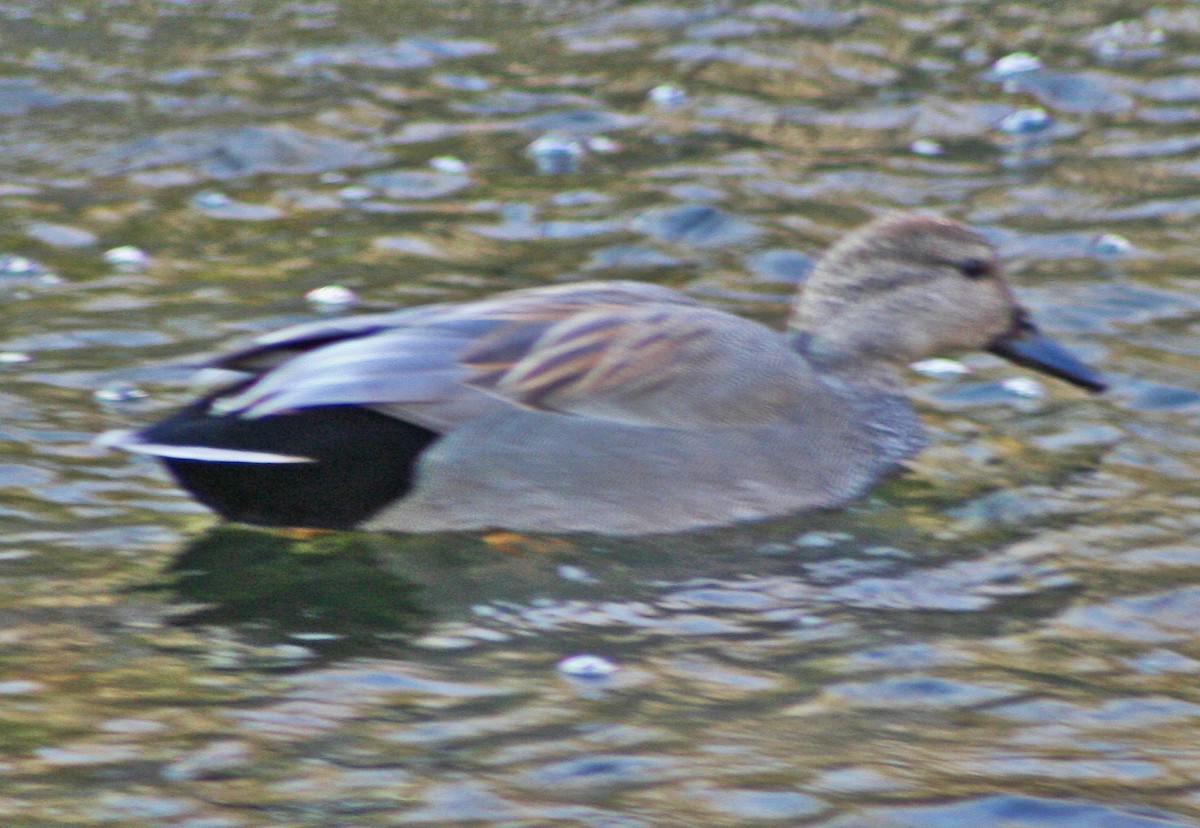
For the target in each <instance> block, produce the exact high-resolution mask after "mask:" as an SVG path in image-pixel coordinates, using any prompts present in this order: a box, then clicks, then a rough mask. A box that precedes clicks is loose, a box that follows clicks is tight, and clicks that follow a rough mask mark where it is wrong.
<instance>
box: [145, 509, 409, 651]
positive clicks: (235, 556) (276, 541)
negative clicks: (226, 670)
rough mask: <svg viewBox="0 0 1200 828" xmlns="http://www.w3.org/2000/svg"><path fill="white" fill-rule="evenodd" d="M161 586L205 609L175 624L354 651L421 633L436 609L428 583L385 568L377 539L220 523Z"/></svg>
mask: <svg viewBox="0 0 1200 828" xmlns="http://www.w3.org/2000/svg"><path fill="white" fill-rule="evenodd" d="M164 576H165V579H166V580H165V581H164V583H163V584H161V585H151V586H149V587H147V588H150V589H157V588H161V586H163V585H165V586H167V587H169V589H170V590H171V593H170V594H171V595H172V597H173V599H174V600H176V601H181V602H184V603H198V604H201V605H202V606H201V607H200V608H197V609H192V610H189V611H186V612H184V613H183V614H181V615H179V616H177V617H176V619H175V621H176V623H180V624H185V625H196V624H225V625H229V624H234V625H240V626H241V627H242V629H244V630H245V631H247V632H248V633H249V635H250V636H251V637H252V638H260V639H266V640H282V639H289V638H290V639H292V640H295V641H303V642H305V644H306V645H307V646H309V647H312V648H314V649H318V650H320V651H322V652H323V653H324V654H326V655H329V656H332V655H342V656H344V655H348V654H351V653H354V652H356V651H358V650H360V649H362V648H364V647H365V648H368V649H369V648H371V647H372V646H375V645H377V643H378V639H379V637H380V636H387V637H389V638H397V639H400V638H401V637H403V636H409V635H413V634H415V633H417V632H419V631H420V630H421V629H422V628H423V627H424V626H425V625H426V623H427V621H428V619H429V618H430V616H431V615H432V613H431V608H430V607H428V606H425V605H423V604H422V602H421V600H420V596H421V585H419V584H417V583H414V582H411V581H408V580H405V579H404V578H402V577H400V576H397V575H393V574H390V573H388V572H386V571H385V570H384V569H383V567H381V566H380V563H379V560H378V556H377V552H376V549H375V547H374V546H373V545H372V543H371V542H370V539H369V538H365V537H362V536H358V535H353V534H348V533H330V534H325V535H320V534H318V535H315V536H313V537H311V538H309V539H300V538H294V537H289V536H288V535H286V534H284V533H280V532H267V531H261V530H256V529H248V528H237V527H222V528H218V529H215V530H212V531H210V532H207V533H205V534H204V535H202V536H200V537H199V538H197V539H196V540H193V541H191V542H189V543H188V544H187V546H185V547H184V549H183V550H182V552H181V553H180V554H179V555H178V556H177V557H176V558H175V559H174V560H173V561H172V562H171V565H170V567H169V568H168V569H167V571H166V572H165V573H164Z"/></svg>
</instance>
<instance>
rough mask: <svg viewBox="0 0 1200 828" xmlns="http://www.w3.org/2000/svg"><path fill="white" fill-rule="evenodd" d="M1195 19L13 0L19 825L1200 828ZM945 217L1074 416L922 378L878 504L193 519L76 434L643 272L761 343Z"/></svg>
mask: <svg viewBox="0 0 1200 828" xmlns="http://www.w3.org/2000/svg"><path fill="white" fill-rule="evenodd" d="M1198 47H1200V4H1197V3H1194V2H1182V0H1175V1H1174V2H1172V1H1171V0H1165V2H1163V1H1160V2H1151V1H1150V0H1126V1H1125V2H1119V3H1118V2H1110V1H1109V0H1079V2H1074V3H1032V2H1011V3H986V4H983V3H968V2H954V3H944V2H904V3H901V2H885V0H855V2H843V0H831V2H829V3H814V2H807V0H806V1H805V2H771V1H770V0H762V1H761V2H755V1H754V0H746V2H741V1H740V0H730V1H729V2H621V3H617V2H597V0H588V1H587V2H577V1H576V0H544V1H539V0H512V2H467V0H461V1H459V0H444V2H429V3H416V2H411V3H402V2H384V1H383V0H374V1H372V0H310V1H309V2H275V1H274V0H272V1H271V2H266V0H258V1H257V2H256V1H255V0H192V1H191V2H189V0H108V1H107V2H101V1H100V0H81V1H80V2H75V1H74V0H67V1H66V2H37V1H36V0H24V1H22V0H0V299H2V302H3V304H2V305H0V320H2V322H0V381H2V385H0V491H2V492H3V494H2V496H0V530H2V532H3V541H2V542H0V696H2V697H3V698H2V699H0V822H2V823H3V824H4V825H5V826H14V827H15V828H20V827H21V826H47V825H55V826H59V825H71V826H75V825H112V824H120V825H128V826H135V828H136V827H137V826H187V828H225V826H229V827H230V828H234V827H235V826H326V825H355V826H357V825H362V826H373V825H381V826H382V825H387V826H394V825H496V826H510V827H515V826H531V827H532V826H558V825H562V826H568V825H570V826H603V827H604V828H635V827H637V826H660V825H682V826H695V825H705V826H708V825H712V826H726V825H730V826H732V825H737V826H743V825H815V826H827V827H828V828H834V826H837V827H838V828H851V826H853V827H855V828H856V827H857V826H893V827H895V826H916V827H919V828H925V827H926V826H996V827H997V828H999V826H1007V827H1009V828H1011V826H1022V828H1026V827H1028V826H1034V827H1036V828H1040V827H1041V826H1056V827H1058V828H1064V827H1066V828H1093V826H1094V827H1096V828H1151V826H1194V825H1200V732H1198V725H1200V691H1198V690H1197V673H1198V672H1200V636H1198V632H1200V544H1198V543H1197V541H1196V540H1195V535H1196V531H1197V526H1198V524H1200V508H1198V507H1200V484H1198V479H1200V478H1198V475H1200V436H1198V434H1197V426H1198V423H1200V380H1198V379H1197V375H1198V369H1200V287H1198V286H1197V283H1196V266H1195V250H1196V249H1197V247H1198V243H1200V229H1198V228H1197V215H1198V214H1200V186H1198V183H1200V180H1198V176H1200V137H1198V133H1197V128H1196V127H1197V122H1198V121H1200V57H1198V55H1200V48H1198ZM912 207H925V208H931V209H937V210H941V211H944V212H946V213H947V214H949V215H952V216H954V217H956V218H960V219H963V220H966V221H968V222H971V223H973V224H975V225H977V226H979V227H980V228H982V229H983V230H984V231H985V232H986V233H988V234H989V235H990V236H991V237H992V238H993V239H995V241H996V242H997V244H998V245H999V246H1000V247H1001V249H1002V251H1003V253H1004V254H1005V256H1006V258H1007V259H1008V261H1009V266H1010V272H1011V274H1012V278H1013V281H1014V284H1015V285H1016V287H1017V289H1018V292H1019V293H1020V294H1021V297H1022V299H1023V300H1024V301H1025V302H1026V303H1027V304H1029V305H1030V306H1031V307H1032V308H1033V310H1034V312H1035V314H1036V316H1037V317H1038V318H1039V320H1040V321H1041V322H1042V324H1043V327H1044V328H1045V329H1046V330H1048V331H1049V332H1051V333H1053V334H1054V335H1055V336H1056V337H1057V338H1059V339H1060V340H1062V341H1064V342H1066V343H1069V344H1070V346H1071V347H1072V348H1073V349H1075V350H1076V351H1077V352H1079V353H1080V354H1082V355H1084V356H1085V357H1086V358H1087V359H1088V360H1089V361H1091V362H1092V363H1094V364H1096V365H1097V366H1098V367H1100V368H1102V369H1103V370H1104V371H1106V372H1107V373H1108V375H1109V376H1110V378H1111V379H1112V381H1113V389H1112V390H1111V392H1110V393H1108V394H1106V395H1105V396H1103V397H1100V398H1089V397H1086V396H1085V395H1083V394H1081V393H1079V392H1077V391H1075V390H1073V389H1069V388H1066V387H1064V386H1062V385H1060V384H1055V383H1054V382H1053V381H1046V382H1045V383H1042V382H1041V381H1033V380H1032V377H1030V376H1029V375H1028V374H1027V373H1025V372H1022V371H1021V370H1020V369H1017V368H1014V367H1012V366H1009V365H1007V364H1002V363H1000V362H999V361H998V360H996V359H994V358H991V357H987V356H984V355H973V356H969V357H965V358H964V361H963V362H952V363H944V364H934V365H924V366H919V367H920V368H921V370H920V371H914V372H913V375H912V382H913V387H914V393H915V394H916V396H917V397H918V399H919V402H920V406H921V409H922V413H923V415H924V418H925V420H926V422H927V424H928V425H929V427H930V429H931V431H932V446H931V448H930V449H929V450H928V451H927V452H926V453H924V454H923V455H922V456H921V457H919V458H918V459H917V460H916V461H915V462H914V463H913V467H912V470H911V471H910V472H909V473H908V474H907V475H906V476H904V477H902V478H899V479H897V480H895V481H893V482H891V483H889V484H888V485H886V486H884V487H883V488H882V489H881V490H879V491H877V492H875V493H874V494H873V495H872V496H871V497H870V498H869V499H867V500H865V501H863V502H862V503H860V504H858V505H856V506H855V507H854V508H852V509H849V510H847V511H845V512H841V513H836V514H821V515H815V516H814V515H809V516H798V517H793V518H788V519H785V520H779V521H771V522H767V523H762V524H755V525H747V526H740V527H734V528H731V529H726V530H722V531H716V532H709V533H700V534H690V535H683V536H675V537H661V538H651V539H645V540H639V541H626V540H621V541H618V540H612V539H605V538H591V537H568V538H536V539H532V540H528V541H515V542H514V543H513V546H514V548H513V549H512V550H509V551H505V550H503V549H498V548H495V547H494V546H488V545H486V544H484V543H483V542H481V539H480V538H478V537H475V536H459V535H454V536H428V537H403V536H395V537H392V536H381V535H377V536H371V535H355V534H342V535H327V536H321V537H316V538H311V539H307V540H305V539H296V538H291V537H288V536H285V535H280V534H276V533H269V532H262V531H252V530H248V529H244V528H243V529H239V528H237V527H226V528H216V527H215V522H214V520H213V519H212V518H211V516H209V515H208V514H207V513H205V512H204V511H203V510H202V509H200V508H199V507H197V506H196V505H194V504H193V503H192V502H191V501H189V500H188V499H187V498H185V497H184V496H183V495H181V494H180V492H179V491H177V490H176V489H175V488H174V487H173V486H172V485H171V484H170V482H169V481H168V480H167V478H166V477H165V475H164V474H163V473H162V472H161V471H160V470H159V469H158V468H157V467H156V466H155V465H154V464H153V463H151V462H149V461H147V460H144V459H138V458H130V457H126V456H117V455H114V454H110V453H108V452H105V451H103V450H101V449H98V448H95V447H93V446H92V445H91V444H90V441H91V439H92V437H93V436H94V435H95V434H96V433H98V432H101V431H103V430H105V429H108V428H114V427H123V426H129V425H132V424H137V423H143V422H147V421H149V420H150V419H151V418H153V417H155V416H158V415H160V414H161V413H162V412H165V411H167V410H169V409H170V408H171V407H173V406H175V405H178V404H179V403H180V402H181V401H183V400H185V399H187V398H188V395H189V391H188V389H187V385H186V380H187V376H188V374H189V371H190V369H189V367H188V366H189V365H192V364H195V363H196V362H197V361H198V358H199V356H200V355H203V354H204V353H211V352H213V351H215V350H218V349H220V348H222V347H224V346H225V345H226V344H227V343H229V342H234V341H238V340H239V338H244V337H246V336H248V335H251V334H253V333H254V332H257V331H263V330H266V329H270V328H274V327H276V326H279V325H282V324H285V323H290V322H295V321H300V320H305V319H311V318H313V317H314V316H316V315H319V314H323V313H341V312H350V311H353V310H374V309H381V308H389V307H393V306H396V305H402V304H413V303H419V302H428V301H441V300H456V299H467V298H471V297H476V296H479V295H482V294H484V293H487V292H490V291H494V290H498V289H504V288H513V287H524V286H530V285H539V284H547V283H551V282H555V281H559V280H570V279H578V278H639V279H645V280H651V281H655V282H659V283H662V284H668V285H672V286H676V287H679V288H682V289H684V290H686V291H688V292H689V293H691V294H693V295H696V296H699V297H703V298H705V299H707V300H708V301H711V302H713V303H715V304H717V305H719V306H721V307H724V308H727V309H729V310H732V311H736V312H739V313H743V314H746V315H749V316H753V317H755V318H758V319H761V320H763V321H764V322H768V323H770V324H775V325H778V324H780V322H781V320H782V318H783V314H784V312H785V306H784V304H782V303H781V301H780V300H781V299H782V298H784V297H786V296H787V295H789V294H790V293H791V292H792V290H793V289H794V285H795V283H796V282H798V281H800V280H802V279H803V277H804V274H805V273H806V271H807V269H808V267H809V265H810V263H811V261H812V258H813V257H814V256H815V255H817V254H818V253H819V252H820V250H821V249H822V248H824V247H825V246H826V245H828V244H829V243H830V241H831V240H833V239H835V238H837V237H838V236H839V235H840V234H842V233H844V232H846V231H847V230H848V229H849V228H851V227H853V226H856V225H857V224H859V223H861V222H862V221H864V220H866V219H867V218H869V217H870V216H872V215H875V214H877V213H879V212H882V211H884V210H887V209H896V208H912Z"/></svg>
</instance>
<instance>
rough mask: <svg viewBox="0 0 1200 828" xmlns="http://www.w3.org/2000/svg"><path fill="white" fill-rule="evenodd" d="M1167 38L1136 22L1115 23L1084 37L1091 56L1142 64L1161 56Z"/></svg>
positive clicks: (1155, 28)
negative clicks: (1136, 61) (1134, 61)
mask: <svg viewBox="0 0 1200 828" xmlns="http://www.w3.org/2000/svg"><path fill="white" fill-rule="evenodd" d="M1166 40H1167V35H1166V32H1164V31H1163V30H1162V29H1160V28H1158V27H1157V26H1147V25H1146V24H1145V23H1143V22H1142V21H1140V20H1118V21H1117V22H1116V23H1113V24H1111V25H1108V26H1105V27H1104V28H1102V29H1099V30H1097V31H1095V32H1093V33H1092V34H1091V35H1089V36H1088V37H1087V44H1088V46H1090V47H1091V49H1092V53H1093V54H1095V56H1096V57H1097V58H1098V59H1099V60H1102V61H1105V62H1110V63H1112V62H1118V61H1130V60H1145V59H1147V58H1152V57H1156V56H1158V55H1159V54H1161V53H1162V47H1163V44H1164V43H1166Z"/></svg>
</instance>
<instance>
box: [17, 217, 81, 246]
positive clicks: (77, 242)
mask: <svg viewBox="0 0 1200 828" xmlns="http://www.w3.org/2000/svg"><path fill="white" fill-rule="evenodd" d="M25 235H27V236H29V237H30V238H31V239H35V240H37V241H40V242H41V243H42V244H46V245H49V246H50V247H66V248H72V247H91V246H92V245H93V244H95V243H96V242H98V241H99V239H98V238H97V237H96V234H95V233H93V232H91V231H90V230H84V229H82V228H80V227H71V226H70V225H67V224H56V223H54V222H50V221H31V222H30V223H29V224H27V225H25Z"/></svg>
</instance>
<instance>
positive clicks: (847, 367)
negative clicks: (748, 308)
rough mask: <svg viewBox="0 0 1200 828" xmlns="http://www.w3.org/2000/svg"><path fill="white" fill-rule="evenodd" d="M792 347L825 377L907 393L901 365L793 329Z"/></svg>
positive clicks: (896, 392) (811, 333)
mask: <svg viewBox="0 0 1200 828" xmlns="http://www.w3.org/2000/svg"><path fill="white" fill-rule="evenodd" d="M789 335H790V338H791V343H792V347H793V348H795V349H796V351H798V352H799V353H801V354H803V355H804V358H805V359H806V360H807V361H808V363H809V364H810V365H812V366H813V367H814V368H816V369H817V371H818V372H819V373H820V374H821V375H822V376H824V377H828V378H832V379H837V380H839V381H841V382H845V383H848V384H850V385H856V386H861V387H866V388H870V389H871V390H873V391H879V392H883V393H887V394H896V395H903V394H904V382H903V380H902V378H901V370H900V366H899V365H897V364H895V363H893V362H891V361H889V360H886V359H881V358H880V357H879V356H878V355H875V354H867V353H863V352H862V351H860V350H857V349H853V348H847V347H845V345H844V343H841V342H837V341H834V340H832V339H830V338H828V337H822V336H819V335H817V334H814V333H813V332H811V331H806V330H799V329H795V328H793V329H792V330H791V331H790V332H789Z"/></svg>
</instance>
